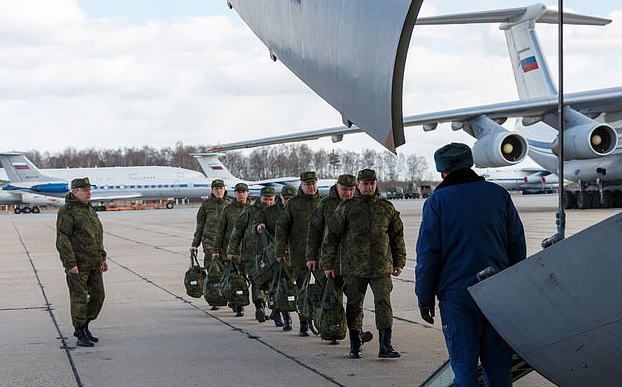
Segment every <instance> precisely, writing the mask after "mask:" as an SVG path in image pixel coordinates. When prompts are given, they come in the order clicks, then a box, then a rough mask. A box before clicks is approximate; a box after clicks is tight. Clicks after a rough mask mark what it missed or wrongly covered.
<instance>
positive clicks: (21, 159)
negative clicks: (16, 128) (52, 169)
mask: <svg viewBox="0 0 622 387" xmlns="http://www.w3.org/2000/svg"><path fill="white" fill-rule="evenodd" d="M0 162H1V163H2V166H3V168H4V171H5V172H6V174H7V177H8V178H9V181H10V182H12V183H23V182H44V181H52V180H55V179H53V178H51V177H49V176H45V175H44V174H42V173H41V171H39V169H38V168H37V167H36V166H35V165H34V164H33V163H32V162H31V161H30V160H28V158H27V157H26V156H24V154H23V153H19V152H4V153H0Z"/></svg>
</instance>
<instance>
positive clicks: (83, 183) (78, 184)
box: [71, 177, 91, 189]
mask: <svg viewBox="0 0 622 387" xmlns="http://www.w3.org/2000/svg"><path fill="white" fill-rule="evenodd" d="M90 186H91V182H90V181H89V178H88V177H82V178H79V179H73V180H71V189H76V188H87V187H90Z"/></svg>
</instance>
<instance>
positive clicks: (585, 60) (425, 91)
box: [0, 0, 622, 165]
mask: <svg viewBox="0 0 622 387" xmlns="http://www.w3.org/2000/svg"><path fill="white" fill-rule="evenodd" d="M529 4H530V3H525V2H520V1H516V0H507V1H505V0H504V1H502V0H497V1H492V0H490V1H485V0H476V1H469V2H463V1H456V0H451V1H450V0H442V1H441V0H425V2H424V5H423V8H422V12H421V15H425V16H430V15H436V14H444V13H453V12H465V11H474V10H489V9H498V8H512V7H520V6H525V5H529ZM549 4H551V5H554V3H549ZM564 5H565V7H566V8H568V9H569V10H572V11H574V12H580V13H587V14H591V15H596V16H604V17H609V18H611V19H613V23H612V24H610V25H609V26H606V27H586V26H568V27H566V29H565V52H566V57H565V89H566V92H573V91H581V90H589V89H592V88H601V87H612V86H619V85H621V84H622V71H621V67H622V39H620V37H622V3H620V2H619V1H615V2H614V1H603V0H599V1H591V2H586V1H581V0H575V1H565V2H564ZM537 31H538V34H539V38H540V41H541V43H542V45H543V47H544V50H545V53H546V54H547V59H548V62H549V67H550V68H551V70H552V71H553V73H554V75H555V76H556V67H557V66H556V61H557V58H556V39H557V37H556V26H549V25H538V27H537ZM514 99H517V93H516V88H515V86H514V82H513V76H512V72H511V69H510V62H509V60H508V56H507V49H506V46H505V41H504V37H503V33H502V32H501V31H500V30H499V29H498V27H497V26H496V25H475V26H473V25H471V26H442V27H441V26H438V27H437V26H425V27H424V26H422V27H417V28H416V29H415V32H414V35H413V38H412V40H411V45H410V49H409V53H408V59H407V63H406V74H405V80H404V98H403V105H404V114H405V115H412V114H419V113H427V112H432V111H436V110H445V109H452V108H459V107H466V106H475V105H479V104H484V103H494V102H500V101H509V100H514ZM338 125H341V117H340V115H339V114H338V113H337V112H336V111H335V110H334V109H333V108H332V107H330V106H329V105H328V104H327V103H326V102H324V101H323V100H322V99H321V98H320V97H318V96H317V95H316V94H315V93H314V92H313V91H311V90H310V89H309V88H308V87H307V86H306V85H304V84H303V83H302V82H301V81H300V80H298V79H297V78H296V77H295V76H294V75H293V74H291V73H290V72H289V71H288V70H287V69H286V68H285V67H284V66H283V65H282V64H281V63H280V62H278V61H277V62H276V63H275V62H272V61H271V60H270V58H269V56H268V52H267V49H266V48H265V47H264V46H263V45H262V44H261V42H260V41H259V39H257V37H256V36H255V35H254V34H253V33H252V32H251V31H250V29H249V28H248V27H247V26H246V25H245V24H244V23H243V22H242V20H241V19H240V17H239V16H238V15H237V13H236V12H235V11H232V10H229V8H228V7H227V6H226V1H225V0H222V1H221V0H176V1H171V0H106V1H101V0H0V150H31V149H37V150H39V151H50V152H56V151H60V150H62V149H64V148H67V147H75V148H89V147H95V148H117V147H133V146H135V147H142V146H143V145H149V146H154V147H157V148H160V147H166V146H174V145H175V143H176V142H178V141H181V142H183V143H184V144H193V145H194V144H217V143H228V142H235V141H241V140H246V139H253V138H260V137H265V136H272V135H277V134H286V133H293V132H297V131H303V130H312V129H320V128H325V127H332V126H338ZM506 126H507V124H506ZM406 141H407V143H406V145H404V146H401V147H400V148H398V152H399V153H405V154H412V153H415V154H417V155H420V156H424V157H426V158H427V159H428V160H430V161H431V160H432V154H433V152H434V150H435V149H437V148H439V147H440V146H442V145H444V144H446V143H447V142H450V141H461V142H466V143H468V144H472V143H473V141H474V140H473V139H472V138H470V137H469V136H468V135H466V134H464V133H462V132H453V131H451V129H449V127H448V125H440V126H439V128H438V129H437V130H436V131H434V132H429V133H424V132H423V130H422V129H421V128H420V127H414V128H406ZM307 144H308V145H309V146H311V147H312V148H320V147H323V148H326V149H332V148H340V149H349V150H362V149H364V148H372V149H375V150H381V149H382V147H381V146H380V145H379V144H377V143H375V142H374V141H373V140H371V139H370V138H368V137H367V136H366V135H364V134H360V135H355V136H350V137H346V138H345V139H344V141H342V142H341V143H337V144H333V143H331V142H330V140H328V139H324V140H317V141H311V142H308V143H307ZM530 165H532V164H530Z"/></svg>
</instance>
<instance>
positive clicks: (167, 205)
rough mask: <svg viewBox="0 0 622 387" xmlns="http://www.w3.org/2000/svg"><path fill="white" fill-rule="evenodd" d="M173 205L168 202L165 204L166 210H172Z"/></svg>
mask: <svg viewBox="0 0 622 387" xmlns="http://www.w3.org/2000/svg"><path fill="white" fill-rule="evenodd" d="M174 205H175V204H174V203H173V202H168V203H166V208H168V209H169V210H170V209H172V208H173V206H174Z"/></svg>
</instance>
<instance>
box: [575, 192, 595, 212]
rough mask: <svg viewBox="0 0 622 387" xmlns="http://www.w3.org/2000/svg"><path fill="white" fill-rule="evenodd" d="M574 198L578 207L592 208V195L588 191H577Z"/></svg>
mask: <svg viewBox="0 0 622 387" xmlns="http://www.w3.org/2000/svg"><path fill="white" fill-rule="evenodd" d="M576 200H577V208H578V209H580V210H587V209H588V208H592V195H591V194H590V193H589V192H586V191H581V192H577V194H576Z"/></svg>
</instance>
